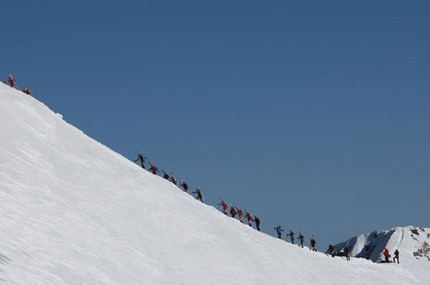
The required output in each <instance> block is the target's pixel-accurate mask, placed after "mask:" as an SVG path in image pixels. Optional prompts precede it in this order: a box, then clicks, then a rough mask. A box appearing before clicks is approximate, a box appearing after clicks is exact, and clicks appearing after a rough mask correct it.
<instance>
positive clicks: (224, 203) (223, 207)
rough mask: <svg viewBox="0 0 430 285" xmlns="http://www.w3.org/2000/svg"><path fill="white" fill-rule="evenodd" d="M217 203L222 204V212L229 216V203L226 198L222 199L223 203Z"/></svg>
mask: <svg viewBox="0 0 430 285" xmlns="http://www.w3.org/2000/svg"><path fill="white" fill-rule="evenodd" d="M217 204H218V205H220V206H222V212H223V213H224V214H226V215H227V216H228V213H227V208H228V205H227V203H226V202H224V200H222V201H221V203H217Z"/></svg>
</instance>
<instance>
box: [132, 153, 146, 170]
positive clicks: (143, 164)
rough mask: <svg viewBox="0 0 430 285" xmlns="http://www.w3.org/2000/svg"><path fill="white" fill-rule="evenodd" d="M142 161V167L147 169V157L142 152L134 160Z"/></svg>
mask: <svg viewBox="0 0 430 285" xmlns="http://www.w3.org/2000/svg"><path fill="white" fill-rule="evenodd" d="M138 160H139V161H140V164H141V165H142V168H143V169H145V161H146V157H144V156H143V155H142V154H141V153H139V154H138V155H137V158H136V159H135V160H134V162H137V161H138Z"/></svg>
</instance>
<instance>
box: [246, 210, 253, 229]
mask: <svg viewBox="0 0 430 285" xmlns="http://www.w3.org/2000/svg"><path fill="white" fill-rule="evenodd" d="M245 216H246V219H247V220H248V226H250V227H252V216H251V214H250V213H248V211H246V210H245Z"/></svg>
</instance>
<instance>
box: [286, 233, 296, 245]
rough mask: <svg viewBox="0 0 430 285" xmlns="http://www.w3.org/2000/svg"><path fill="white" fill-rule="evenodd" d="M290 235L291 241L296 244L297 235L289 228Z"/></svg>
mask: <svg viewBox="0 0 430 285" xmlns="http://www.w3.org/2000/svg"><path fill="white" fill-rule="evenodd" d="M288 232H289V233H288V236H290V240H291V243H292V244H294V239H295V238H296V235H295V234H294V232H293V231H292V230H288Z"/></svg>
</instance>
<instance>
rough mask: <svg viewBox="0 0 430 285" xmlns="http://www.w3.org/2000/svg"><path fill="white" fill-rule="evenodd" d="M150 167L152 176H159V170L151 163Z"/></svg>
mask: <svg viewBox="0 0 430 285" xmlns="http://www.w3.org/2000/svg"><path fill="white" fill-rule="evenodd" d="M149 165H151V168H150V169H149V170H150V171H151V172H152V174H154V175H157V174H158V168H157V167H155V166H154V165H152V164H151V163H149Z"/></svg>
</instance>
